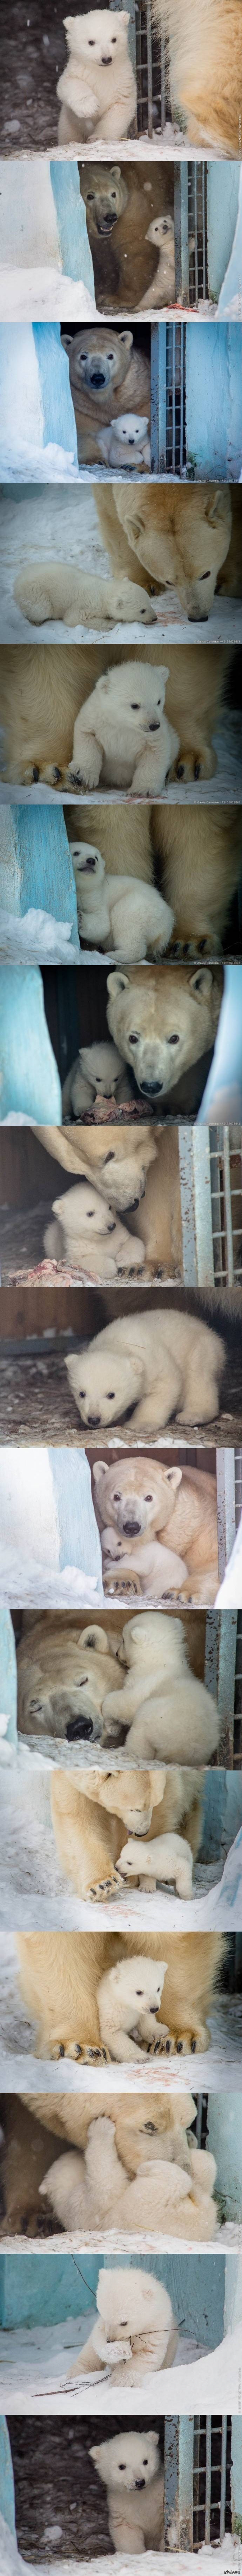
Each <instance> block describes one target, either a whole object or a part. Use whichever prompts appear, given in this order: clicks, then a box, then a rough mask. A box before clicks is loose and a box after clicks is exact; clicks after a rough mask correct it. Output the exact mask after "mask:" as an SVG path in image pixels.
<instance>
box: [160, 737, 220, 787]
mask: <svg viewBox="0 0 242 2576" xmlns="http://www.w3.org/2000/svg"><path fill="white" fill-rule="evenodd" d="M215 769H217V756H216V751H214V745H213V743H212V744H210V743H208V742H205V741H204V736H203V734H199V727H198V725H196V732H195V734H194V733H193V732H192V731H191V732H190V727H189V726H188V727H187V735H186V737H185V739H184V737H183V740H182V741H181V742H180V744H179V750H178V758H175V759H173V762H172V768H171V769H169V770H168V780H170V779H173V778H174V779H176V780H177V779H181V778H182V779H183V780H184V785H185V784H186V780H187V779H189V778H195V779H198V778H213V776H214V771H215Z"/></svg>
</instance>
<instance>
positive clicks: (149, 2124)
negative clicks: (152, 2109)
mask: <svg viewBox="0 0 242 2576" xmlns="http://www.w3.org/2000/svg"><path fill="white" fill-rule="evenodd" d="M144 2129H148V2137H149V2138H155V2120H144Z"/></svg>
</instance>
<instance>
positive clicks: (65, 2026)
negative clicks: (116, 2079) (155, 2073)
mask: <svg viewBox="0 0 242 2576" xmlns="http://www.w3.org/2000/svg"><path fill="white" fill-rule="evenodd" d="M16 1940H17V1952H18V1961H19V1970H20V1978H21V1986H22V1991H23V1994H24V1998H25V2002H26V2003H27V2006H28V2011H29V2014H30V2018H31V2020H32V2021H33V2022H34V2023H35V2026H36V2025H37V2030H38V2039H37V2053H38V2056H40V2057H44V2058H51V2059H59V2058H60V2057H66V2056H67V2057H71V2058H74V2059H76V2058H78V2059H79V2058H83V2059H84V2061H85V2064H88V2063H89V2062H91V2063H92V2060H93V2061H94V2062H96V2061H97V2062H98V2063H99V2062H101V2060H103V2062H104V2063H106V2062H107V2049H106V2048H102V2044H101V2034H100V2022H99V2011H98V1987H99V1985H100V1981H101V1978H102V1977H103V1976H106V1973H107V1970H108V1969H109V1968H113V1967H116V1965H117V1964H119V1962H120V1961H121V1960H122V1959H123V1960H124V1961H125V1962H126V1961H127V1958H130V1959H134V1958H137V1941H138V1940H139V1956H140V1955H141V1954H142V1956H143V1958H145V1959H155V1960H158V1959H160V1949H161V1939H160V1935H159V1934H158V1933H155V1932H149V1934H148V1933H147V1934H146V1933H143V1932H142V1933H140V1929H139V1934H138V1936H137V1932H136V1933H131V1932H129V1933H128V1934H126V1935H125V1934H124V1933H120V1932H102V1931H100V1932H88V1933H82V1932H28V1933H24V1932H21V1933H18V1934H17V1935H16ZM225 1948H226V1943H225V1941H224V1939H223V1936H222V1935H221V1933H216V1932H193V1933H191V1932H179V1933H178V1932H174V1933H170V1932H169V1933H166V1961H167V1965H166V1973H165V1978H164V1985H163V1992H162V1996H161V2006H160V2013H158V2016H157V2024H156V2035H155V2022H154V2049H155V2047H156V2045H157V2036H158V2038H159V2022H161V2024H162V2030H161V2037H160V2053H161V2055H162V2056H163V2054H164V2052H165V2055H169V2054H170V2053H171V2054H173V2053H175V2054H176V2053H178V2056H182V2055H184V2054H185V2055H186V2054H187V2052H190V2051H191V2053H192V2055H193V2054H194V2052H195V2051H196V2049H199V2048H205V2047H209V2037H210V2034H209V2030H208V2027H207V2014H208V2012H209V2011H210V2010H211V2004H212V1997H213V1994H214V1992H215V1989H216V1983H217V1980H218V1978H219V1975H220V1973H221V1970H222V1962H223V1958H224V1953H225ZM164 2024H165V2026H166V2030H167V2033H168V2037H167V2038H166V2039H164V2036H162V2033H164ZM144 2066H145V2056H144Z"/></svg>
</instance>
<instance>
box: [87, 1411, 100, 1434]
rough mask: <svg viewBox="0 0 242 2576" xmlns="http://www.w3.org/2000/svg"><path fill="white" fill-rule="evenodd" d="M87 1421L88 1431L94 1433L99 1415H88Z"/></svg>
mask: <svg viewBox="0 0 242 2576" xmlns="http://www.w3.org/2000/svg"><path fill="white" fill-rule="evenodd" d="M88 1421H89V1431H95V1430H96V1427H97V1424H98V1422H100V1413H89V1414H88Z"/></svg>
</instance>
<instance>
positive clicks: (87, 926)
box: [70, 841, 174, 960]
mask: <svg viewBox="0 0 242 2576" xmlns="http://www.w3.org/2000/svg"><path fill="white" fill-rule="evenodd" d="M70 851H71V858H72V860H73V867H74V876H75V881H76V892H77V918H78V930H79V932H80V938H82V939H85V940H87V942H88V943H90V944H91V945H92V946H94V947H95V948H104V949H106V950H107V951H109V949H110V948H111V949H112V948H114V949H115V951H116V956H117V957H118V956H120V957H124V956H125V957H127V958H130V959H132V958H133V959H134V960H135V959H136V958H137V959H139V958H140V957H146V952H147V950H149V951H150V950H151V951H152V950H153V952H154V953H155V955H156V954H157V953H159V951H160V954H161V955H162V952H163V949H164V948H168V941H169V939H171V935H172V930H173V926H174V915H173V912H171V911H170V907H169V904H167V903H163V895H161V894H157V893H156V889H155V886H150V885H149V886H147V887H146V885H143V884H142V882H141V881H140V883H139V881H138V878H137V877H136V879H135V881H134V880H133V879H131V878H130V876H119V875H118V876H117V877H115V876H113V875H112V876H107V875H106V868H105V862H104V859H103V858H102V856H101V850H94V849H93V847H92V846H91V845H90V842H85V841H83V842H80V841H77V842H75V843H74V842H73V841H71V842H70Z"/></svg>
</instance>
